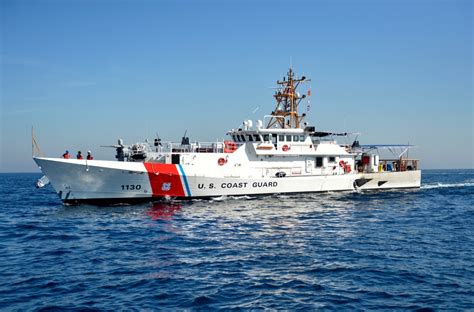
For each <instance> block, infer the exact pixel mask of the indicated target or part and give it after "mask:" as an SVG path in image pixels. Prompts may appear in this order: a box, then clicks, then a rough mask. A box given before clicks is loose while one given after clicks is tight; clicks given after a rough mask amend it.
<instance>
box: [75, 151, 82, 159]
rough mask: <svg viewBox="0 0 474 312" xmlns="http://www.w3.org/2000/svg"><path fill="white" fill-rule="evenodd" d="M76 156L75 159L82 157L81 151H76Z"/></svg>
mask: <svg viewBox="0 0 474 312" xmlns="http://www.w3.org/2000/svg"><path fill="white" fill-rule="evenodd" d="M76 157H77V159H84V157H82V153H81V151H78V152H77V156H76Z"/></svg>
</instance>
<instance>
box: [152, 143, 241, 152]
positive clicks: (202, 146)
mask: <svg viewBox="0 0 474 312" xmlns="http://www.w3.org/2000/svg"><path fill="white" fill-rule="evenodd" d="M240 145H242V144H239V143H236V146H237V147H239V146H240ZM152 150H153V152H158V153H223V152H224V143H223V142H194V143H190V144H189V145H182V144H181V143H175V142H163V143H162V144H161V146H158V147H153V148H152Z"/></svg>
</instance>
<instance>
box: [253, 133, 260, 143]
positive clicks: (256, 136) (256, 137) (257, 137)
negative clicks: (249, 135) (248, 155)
mask: <svg viewBox="0 0 474 312" xmlns="http://www.w3.org/2000/svg"><path fill="white" fill-rule="evenodd" d="M253 137H254V138H255V142H260V141H261V140H260V135H258V134H254V135H253Z"/></svg>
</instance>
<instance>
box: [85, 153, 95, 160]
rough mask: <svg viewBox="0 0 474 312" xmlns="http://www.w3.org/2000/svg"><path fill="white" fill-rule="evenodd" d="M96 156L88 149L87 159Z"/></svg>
mask: <svg viewBox="0 0 474 312" xmlns="http://www.w3.org/2000/svg"><path fill="white" fill-rule="evenodd" d="M93 159H94V157H92V153H91V151H87V160H93Z"/></svg>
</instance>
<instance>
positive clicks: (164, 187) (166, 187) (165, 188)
mask: <svg viewBox="0 0 474 312" xmlns="http://www.w3.org/2000/svg"><path fill="white" fill-rule="evenodd" d="M161 190H162V191H163V192H167V191H169V190H171V183H170V182H167V183H163V184H162V185H161Z"/></svg>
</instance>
